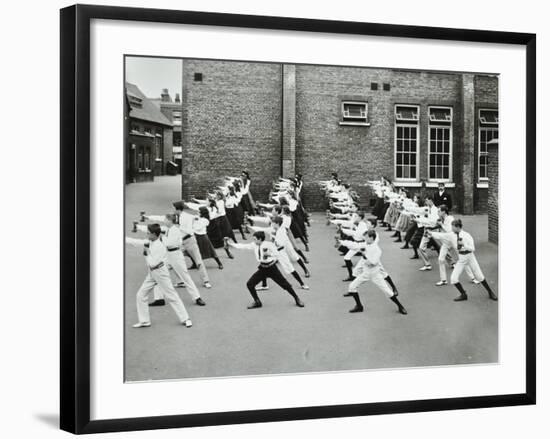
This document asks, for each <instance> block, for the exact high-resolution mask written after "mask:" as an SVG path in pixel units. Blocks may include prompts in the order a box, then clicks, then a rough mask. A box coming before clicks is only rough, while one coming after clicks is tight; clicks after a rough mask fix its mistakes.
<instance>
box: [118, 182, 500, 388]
mask: <svg viewBox="0 0 550 439" xmlns="http://www.w3.org/2000/svg"><path fill="white" fill-rule="evenodd" d="M180 178H181V177H180V176H176V177H157V178H155V182H153V183H137V184H130V185H128V186H126V230H128V235H130V236H142V235H140V234H139V233H138V234H135V235H134V234H132V233H131V232H130V230H131V225H132V220H134V219H136V218H137V217H138V214H139V211H140V210H145V211H147V212H150V213H159V214H161V213H165V212H170V211H171V202H172V201H174V200H178V199H179V195H180ZM461 218H462V219H463V222H464V225H465V230H467V231H469V232H470V233H471V234H472V235H473V237H474V239H475V241H476V247H477V251H476V255H477V258H478V260H479V263H480V265H481V267H482V270H483V271H484V273H485V276H486V278H487V280H488V282H489V284H490V285H491V287H492V288H493V290H494V291H495V292H496V293H497V294H498V277H497V276H498V270H497V267H498V265H497V256H498V247H497V246H496V245H494V244H491V243H489V242H488V240H487V216H486V215H477V216H461ZM334 230H335V229H334V227H332V226H326V225H325V220H324V214H321V213H319V214H313V221H312V227H311V228H310V229H309V233H310V242H311V251H310V253H308V254H307V256H308V258H309V260H310V263H309V269H310V271H311V273H312V277H311V278H310V279H307V280H306V281H307V283H308V284H309V285H310V287H311V290H310V291H302V290H297V292H298V294H299V295H300V296H301V298H302V300H303V301H304V302H305V305H306V306H305V308H298V307H296V306H295V305H294V302H293V300H292V299H291V297H290V296H289V295H288V294H287V293H286V292H284V291H283V290H281V289H280V288H279V287H277V286H276V285H273V283H272V282H270V286H271V288H270V290H268V291H265V292H260V297H261V299H262V301H263V304H264V307H263V308H261V309H256V310H247V309H246V306H247V305H248V304H249V303H250V302H251V298H250V295H249V294H248V292H247V290H246V287H245V283H246V281H247V279H248V278H249V277H250V275H251V274H252V273H253V271H254V270H255V269H256V263H255V260H254V256H253V254H252V253H251V252H248V251H238V250H234V254H235V256H236V257H235V259H234V260H229V259H228V258H227V256H225V253H224V252H223V250H222V251H221V252H219V254H220V257H221V259H222V261H223V263H224V266H225V269H224V270H219V269H218V268H217V266H216V264H215V262H214V261H212V260H209V261H207V266H208V272H209V275H210V278H211V282H212V284H213V288H212V289H210V290H207V289H205V288H204V287H202V286H201V287H200V288H199V289H200V292H201V295H202V297H203V298H204V300H205V302H206V304H207V305H206V306H205V307H199V306H196V305H194V304H193V303H192V301H191V299H190V298H189V296H188V295H187V293H186V292H185V289H178V291H179V293H180V296H181V298H182V300H183V301H184V303H185V305H186V307H187V309H188V311H189V314H190V316H191V319H192V320H193V327H192V328H190V329H188V328H185V327H183V326H182V325H180V324H179V322H178V321H177V318H176V316H175V314H174V313H173V311H172V309H171V307H169V306H164V307H155V308H151V320H152V326H151V327H150V328H143V329H134V328H132V324H133V323H135V322H136V321H137V316H136V306H135V293H136V292H137V290H138V288H139V286H140V285H141V282H142V281H143V279H144V277H145V274H146V269H145V265H144V261H143V256H142V255H141V252H140V251H139V250H138V249H136V248H134V247H131V246H127V247H126V267H125V268H126V285H125V287H126V288H125V293H124V294H125V351H126V352H125V360H126V364H125V375H126V380H127V381H146V380H162V379H184V378H198V377H219V376H238V375H261V374H273V373H296V372H313V371H337V370H357V369H371V368H397V367H417V366H441V365H455V364H476V363H490V362H497V361H498V302H493V301H490V300H488V298H487V294H486V293H485V291H484V289H483V287H481V286H479V285H473V284H470V283H469V282H468V281H467V279H466V278H463V279H462V281H463V284H464V285H465V287H466V290H467V292H468V294H469V300H468V301H467V302H459V303H456V302H453V300H452V299H453V298H454V297H455V296H456V294H457V292H456V290H455V289H454V288H453V287H451V286H447V287H436V286H435V285H434V284H435V282H437V280H438V278H439V276H438V271H437V269H436V268H437V265H436V264H437V261H436V257H437V256H436V254H435V253H432V254H431V257H432V261H433V263H434V264H435V265H434V270H433V271H431V272H419V271H418V268H419V267H420V266H421V263H420V262H419V261H418V260H410V259H409V257H410V256H411V254H412V253H411V252H412V251H411V250H401V249H400V248H399V247H400V245H401V244H396V243H394V242H393V239H392V238H390V235H391V234H390V233H387V232H385V231H382V230H380V232H381V243H380V244H381V248H382V250H383V256H382V260H383V263H384V266H385V268H386V270H387V271H388V272H389V273H390V275H391V276H392V278H393V280H394V282H395V283H396V285H397V287H398V289H399V292H400V296H399V297H400V299H401V301H402V303H403V304H404V305H405V307H406V308H407V310H408V311H409V314H408V315H407V316H403V315H400V314H398V313H397V309H396V307H395V305H394V304H393V303H392V302H391V301H389V300H388V299H387V298H386V297H385V296H384V295H383V293H382V292H381V291H379V290H378V289H377V288H376V287H375V286H374V285H373V284H371V283H368V284H365V285H363V287H362V288H361V297H362V301H363V304H364V305H366V311H365V312H364V313H358V314H349V313H348V310H349V309H350V308H352V306H353V299H351V298H344V297H342V294H343V293H344V292H345V291H346V288H347V285H348V284H347V283H344V282H342V279H344V278H345V277H346V270H345V269H344V268H341V266H342V265H343V264H342V258H341V257H340V256H339V253H338V252H337V251H336V249H335V248H334V239H333V236H334ZM238 239H239V238H238ZM239 241H240V239H239ZM298 272H299V273H301V270H300V269H299V268H298ZM191 274H192V277H193V278H194V279H195V281H196V283H197V285H200V278H199V276H198V273H197V271H196V270H193V271H191ZM449 274H450V273H449ZM289 281H290V282H291V283H292V284H293V285H296V282H295V281H294V279H292V278H290V277H289Z"/></svg>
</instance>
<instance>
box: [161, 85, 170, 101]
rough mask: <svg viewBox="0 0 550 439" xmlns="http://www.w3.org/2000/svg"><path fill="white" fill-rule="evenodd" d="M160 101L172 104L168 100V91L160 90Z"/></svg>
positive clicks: (165, 89)
mask: <svg viewBox="0 0 550 439" xmlns="http://www.w3.org/2000/svg"><path fill="white" fill-rule="evenodd" d="M160 100H161V101H162V102H172V99H171V98H170V95H169V94H168V89H167V88H163V89H162V94H161V95H160Z"/></svg>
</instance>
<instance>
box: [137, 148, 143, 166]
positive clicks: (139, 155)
mask: <svg viewBox="0 0 550 439" xmlns="http://www.w3.org/2000/svg"><path fill="white" fill-rule="evenodd" d="M136 160H137V168H138V170H139V171H142V170H143V169H144V166H143V146H140V147H139V148H138V153H137V157H136Z"/></svg>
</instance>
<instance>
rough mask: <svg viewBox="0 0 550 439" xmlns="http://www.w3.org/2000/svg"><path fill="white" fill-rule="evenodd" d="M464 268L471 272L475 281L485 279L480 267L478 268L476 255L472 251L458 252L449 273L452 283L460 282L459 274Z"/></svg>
mask: <svg viewBox="0 0 550 439" xmlns="http://www.w3.org/2000/svg"><path fill="white" fill-rule="evenodd" d="M464 269H466V270H468V269H470V270H471V272H472V278H475V279H476V280H477V281H479V282H482V281H483V280H485V276H483V272H482V271H481V268H479V264H478V262H477V259H476V255H475V254H474V253H468V254H467V255H460V254H459V255H458V261H457V262H456V264H455V268H454V270H453V272H452V273H451V283H452V284H456V283H458V282H460V275H461V274H462V271H464Z"/></svg>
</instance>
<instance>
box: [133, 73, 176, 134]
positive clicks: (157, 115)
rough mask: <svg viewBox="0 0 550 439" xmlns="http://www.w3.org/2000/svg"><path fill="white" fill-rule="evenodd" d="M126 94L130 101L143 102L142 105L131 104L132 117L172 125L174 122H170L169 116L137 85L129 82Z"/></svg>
mask: <svg viewBox="0 0 550 439" xmlns="http://www.w3.org/2000/svg"><path fill="white" fill-rule="evenodd" d="M126 95H127V97H128V99H129V101H130V103H132V102H133V101H136V100H137V101H140V102H141V107H137V106H135V105H130V117H132V118H135V119H140V120H146V121H148V122H154V123H158V124H161V125H167V126H172V122H170V121H169V120H168V118H167V117H166V116H165V115H164V114H162V112H161V111H160V108H159V107H158V106H156V105H155V104H154V103H153V102H151V100H150V99H149V98H147V97H146V96H145V95H144V94H143V93H142V92H141V90H140V89H139V88H138V86H137V85H135V84H131V83H129V82H127V83H126ZM132 98H133V99H132Z"/></svg>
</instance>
